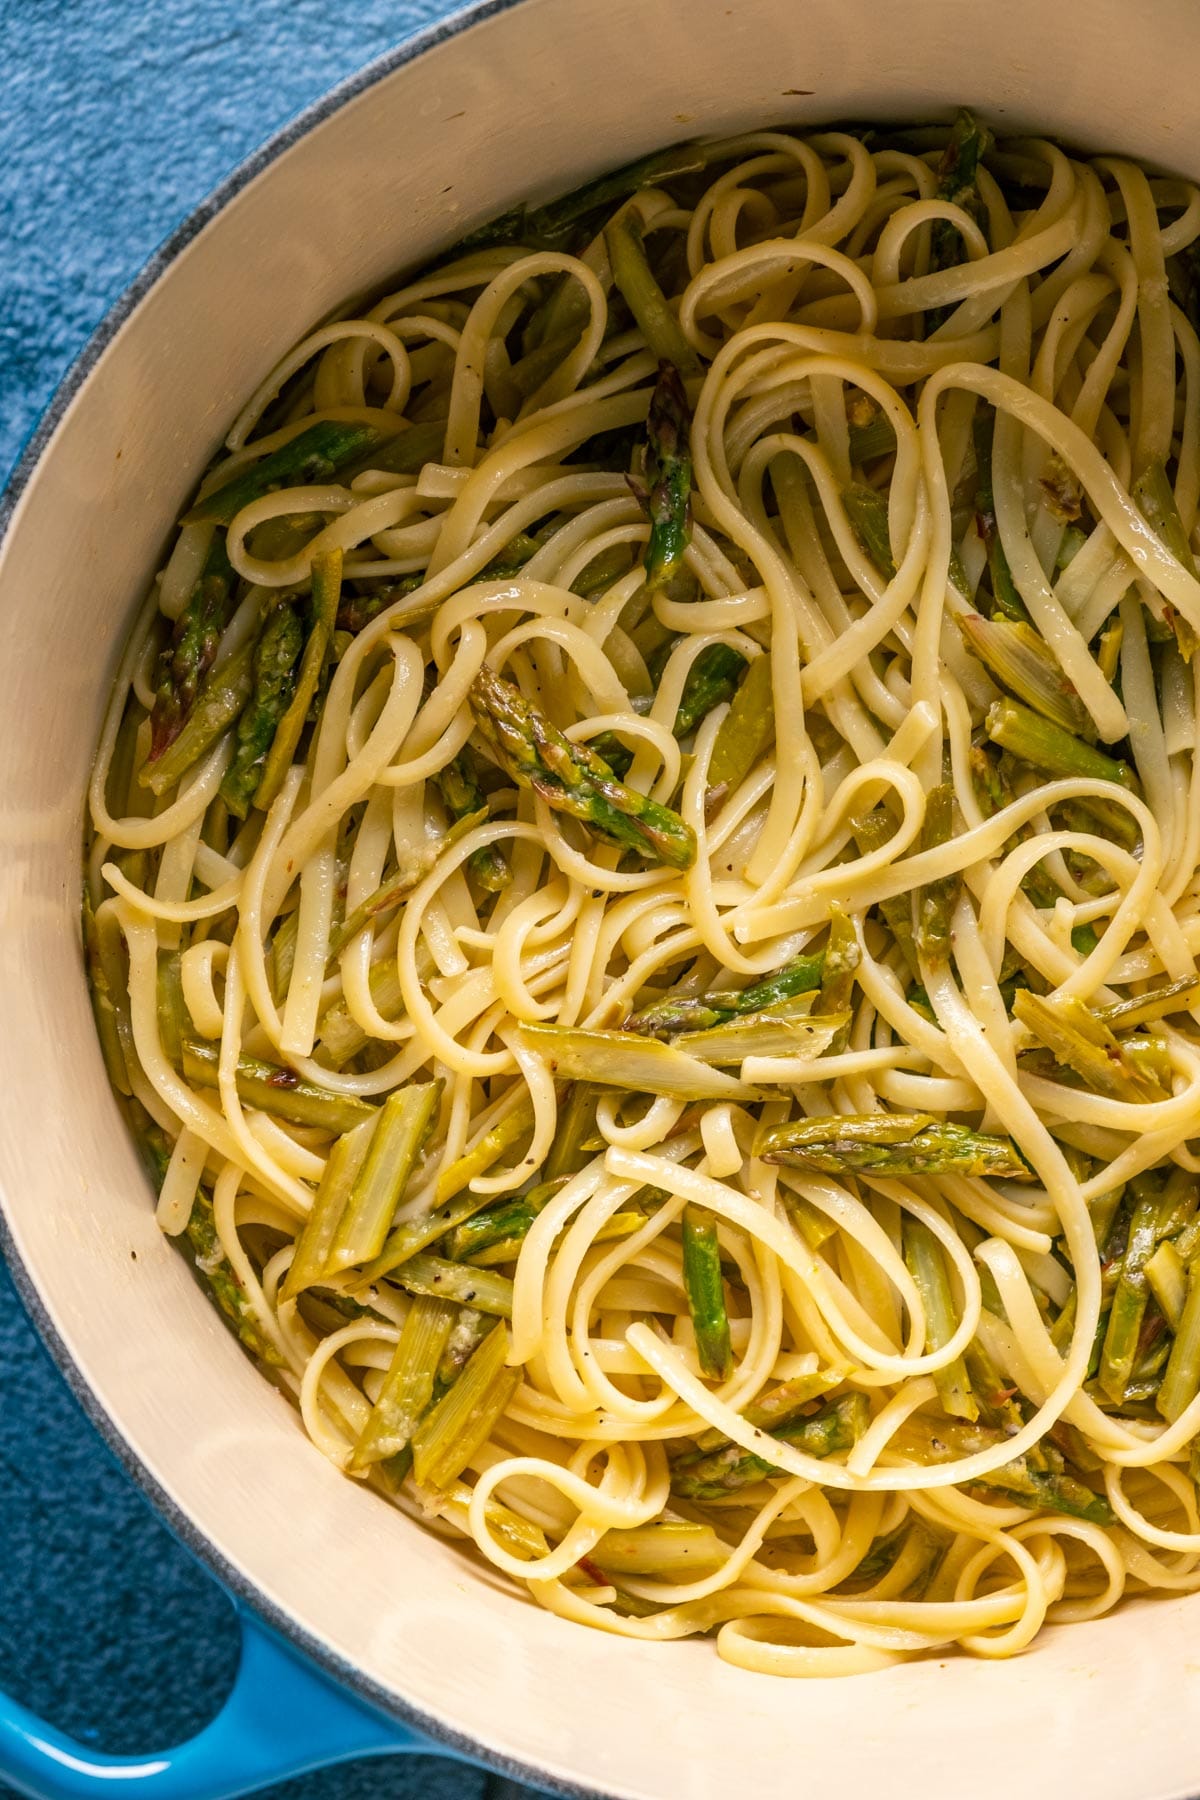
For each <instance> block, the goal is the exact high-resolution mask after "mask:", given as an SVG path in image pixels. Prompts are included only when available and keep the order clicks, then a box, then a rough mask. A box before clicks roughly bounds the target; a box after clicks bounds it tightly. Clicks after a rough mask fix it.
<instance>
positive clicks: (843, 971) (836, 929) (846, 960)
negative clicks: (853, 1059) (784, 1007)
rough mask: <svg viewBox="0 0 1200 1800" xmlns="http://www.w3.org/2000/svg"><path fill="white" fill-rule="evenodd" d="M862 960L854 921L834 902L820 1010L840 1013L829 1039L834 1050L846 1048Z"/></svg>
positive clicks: (832, 1014)
mask: <svg viewBox="0 0 1200 1800" xmlns="http://www.w3.org/2000/svg"><path fill="white" fill-rule="evenodd" d="M861 961H862V951H861V950H860V949H859V947H858V933H857V932H856V931H855V929H854V921H853V919H851V918H849V917H848V916H847V914H846V913H844V912H843V911H842V909H841V907H840V906H836V905H835V906H834V907H833V908H832V910H831V913H830V917H829V937H828V940H827V942H826V945H825V963H824V967H823V968H822V971H821V999H820V1007H821V1012H822V1013H823V1014H824V1016H825V1017H826V1018H827V1019H834V1018H838V1017H840V1018H841V1019H842V1023H841V1025H840V1026H839V1027H838V1029H837V1031H836V1032H835V1033H834V1035H833V1037H832V1038H831V1039H830V1041H829V1046H828V1047H829V1049H830V1051H832V1052H833V1053H834V1054H836V1053H837V1052H838V1051H840V1050H844V1049H845V1048H846V1044H847V1042H848V1041H849V1037H850V1021H851V1012H852V1009H853V1005H854V976H855V972H856V970H857V969H858V965H859V963H860V962H861Z"/></svg>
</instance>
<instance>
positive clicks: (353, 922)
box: [275, 851, 435, 995]
mask: <svg viewBox="0 0 1200 1800" xmlns="http://www.w3.org/2000/svg"><path fill="white" fill-rule="evenodd" d="M434 861H435V856H434V854H433V852H432V851H418V852H416V853H415V854H414V855H413V859H412V862H411V863H410V864H409V865H408V867H407V868H405V869H397V870H396V873H395V874H394V875H393V876H392V877H391V879H390V880H388V881H385V882H384V884H383V886H382V887H378V888H376V889H375V892H374V893H373V894H368V895H367V898H366V899H365V900H363V901H361V902H360V903H359V905H358V906H356V907H355V908H354V911H353V912H350V913H347V914H346V917H345V918H344V919H343V920H342V922H341V924H340V925H338V926H337V927H336V928H335V929H334V930H333V931H332V932H331V933H330V936H329V954H328V956H327V958H326V963H325V966H326V968H327V969H329V968H332V966H333V965H334V964H335V963H336V962H337V959H338V957H339V956H340V955H341V954H342V951H343V950H344V949H345V948H346V945H347V944H350V943H353V941H354V939H355V938H356V937H357V936H358V934H359V932H360V931H365V930H366V928H367V926H368V925H373V924H377V923H378V921H379V920H380V919H382V918H383V917H384V915H385V914H387V913H391V912H394V911H395V910H396V908H397V907H398V906H399V905H400V903H401V902H402V901H403V900H406V899H407V898H408V896H409V894H411V893H412V891H413V889H414V888H415V887H416V886H417V884H418V883H419V882H421V881H423V880H424V879H425V877H426V875H428V873H429V871H430V869H431V868H432V867H433V864H434ZM296 916H297V915H296V914H295V913H289V914H288V918H289V919H291V918H295V917H296ZM275 945H276V948H278V945H279V933H276V937H275ZM372 973H374V971H372ZM286 988H287V982H286V981H285V982H284V983H283V991H285V992H286ZM372 995H374V986H372Z"/></svg>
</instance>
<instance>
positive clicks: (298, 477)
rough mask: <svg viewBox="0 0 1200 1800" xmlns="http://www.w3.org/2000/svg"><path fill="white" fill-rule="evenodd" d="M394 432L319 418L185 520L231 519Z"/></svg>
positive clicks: (324, 477) (332, 469) (332, 470)
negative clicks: (253, 501) (269, 496)
mask: <svg viewBox="0 0 1200 1800" xmlns="http://www.w3.org/2000/svg"><path fill="white" fill-rule="evenodd" d="M389 435H390V433H385V432H382V431H380V430H379V429H378V428H377V427H376V426H374V425H356V424H351V423H348V422H345V421H342V420H339V419H320V420H318V422H317V423H316V424H315V425H310V426H308V428H307V429H306V430H305V431H301V432H299V433H298V434H297V435H296V436H295V437H294V438H292V439H291V441H290V442H289V443H286V444H284V445H283V446H282V447H281V448H280V449H278V450H273V451H271V453H270V455H269V456H263V457H260V458H259V460H258V461H257V462H255V463H251V464H250V466H249V468H247V469H243V470H242V472H241V473H240V474H239V475H235V476H234V478H233V480H232V481H228V482H226V483H225V485H224V487H219V488H216V489H215V490H214V491H213V492H212V493H211V494H209V495H208V496H207V498H206V499H204V500H198V501H197V502H196V504H195V506H193V507H192V509H191V511H190V512H187V513H185V514H184V516H183V521H182V523H183V524H185V525H198V524H202V523H208V522H212V523H213V524H216V525H228V524H229V523H230V522H231V521H232V520H233V519H234V518H236V516H237V514H238V513H240V512H241V510H242V508H243V506H249V504H250V502H251V501H252V500H259V499H261V498H262V496H263V495H264V494H269V493H271V492H273V491H274V489H276V488H280V487H307V486H310V485H311V484H313V483H316V482H322V481H328V480H329V479H330V478H331V477H332V476H334V475H336V474H337V472H338V470H339V469H342V468H344V467H345V466H346V464H347V463H349V462H351V461H352V460H353V459H354V458H355V457H358V456H362V455H363V454H364V453H365V452H366V451H368V450H373V449H374V448H375V446H376V445H378V444H382V443H384V442H385V441H386V438H387V437H388V436H389Z"/></svg>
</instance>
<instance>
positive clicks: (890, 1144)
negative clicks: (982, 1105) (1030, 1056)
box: [754, 1113, 1031, 1181]
mask: <svg viewBox="0 0 1200 1800" xmlns="http://www.w3.org/2000/svg"><path fill="white" fill-rule="evenodd" d="M754 1153H755V1155H756V1156H761V1157H762V1158H763V1160H764V1161H766V1162H777V1163H787V1164H788V1165H789V1166H790V1167H792V1168H796V1169H817V1170H820V1171H822V1172H823V1173H825V1174H831V1175H838V1174H843V1173H845V1172H847V1171H851V1172H853V1171H862V1172H864V1173H870V1174H879V1175H948V1174H950V1175H988V1176H1002V1177H1007V1178H1008V1179H1010V1180H1016V1181H1028V1180H1030V1179H1031V1177H1030V1171H1029V1169H1028V1167H1027V1166H1026V1164H1025V1163H1024V1161H1023V1160H1022V1158H1021V1156H1020V1154H1019V1152H1018V1151H1017V1149H1016V1147H1015V1145H1014V1144H1013V1143H1012V1141H1011V1140H1010V1139H1009V1138H1003V1137H989V1136H987V1135H986V1134H985V1133H983V1132H981V1131H971V1130H969V1129H968V1127H967V1126H965V1125H954V1124H950V1123H948V1122H942V1121H939V1120H935V1119H934V1118H933V1116H932V1115H931V1114H929V1113H833V1114H831V1115H829V1116H828V1117H826V1118H816V1119H792V1120H790V1121H788V1123H786V1124H783V1125H769V1126H766V1127H764V1128H763V1130H761V1131H760V1133H759V1136H758V1140H757V1142H756V1144H755V1146H754Z"/></svg>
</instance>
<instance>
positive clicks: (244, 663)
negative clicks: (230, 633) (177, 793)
mask: <svg viewBox="0 0 1200 1800" xmlns="http://www.w3.org/2000/svg"><path fill="white" fill-rule="evenodd" d="M253 690H254V642H253V640H250V641H249V642H247V643H245V644H243V645H242V646H241V648H240V649H239V650H236V651H235V652H234V654H233V655H232V656H231V657H230V658H229V660H228V662H226V663H223V664H222V665H221V667H220V668H219V669H216V670H214V671H213V672H212V673H211V674H210V675H209V676H208V677H207V679H206V680H205V683H204V686H203V687H202V688H201V690H200V692H199V694H198V696H197V698H196V701H195V704H194V705H193V707H192V708H191V711H190V712H189V714H188V718H187V723H186V724H185V725H183V726H182V727H181V728H180V730H179V732H178V733H177V735H176V736H174V737H172V738H171V739H170V741H169V742H168V743H167V746H166V748H165V749H164V750H163V752H162V754H161V756H159V757H158V759H157V761H155V762H150V761H147V762H146V765H145V767H144V768H143V769H142V772H141V774H140V775H139V776H138V782H139V784H140V785H141V786H142V787H147V788H149V789H150V791H151V793H153V794H155V795H158V796H161V795H163V794H165V793H167V792H169V790H170V789H171V788H173V787H175V786H176V784H177V783H178V782H179V781H180V780H181V779H182V777H183V776H184V775H186V774H187V772H188V770H189V769H190V768H192V767H193V765H194V764H196V763H198V762H199V761H200V758H201V757H202V756H206V755H207V754H208V752H209V751H210V750H211V749H212V747H213V745H214V744H215V743H216V742H217V739H218V738H221V737H224V735H225V733H226V732H227V731H228V730H229V728H230V726H231V725H234V724H236V723H237V720H238V719H239V717H240V716H241V713H242V709H243V708H244V707H245V705H246V703H247V701H248V700H249V699H250V695H251V693H252V692H253Z"/></svg>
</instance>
